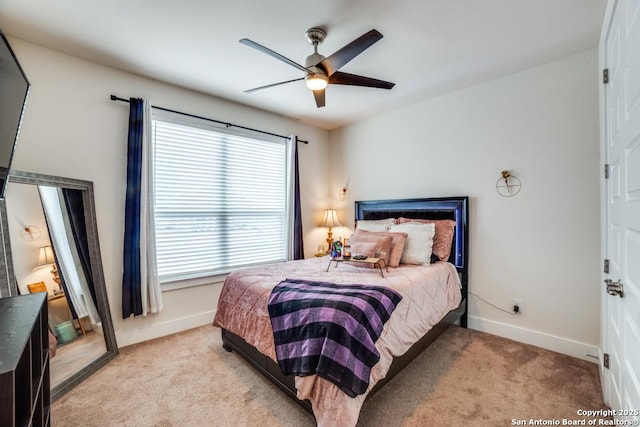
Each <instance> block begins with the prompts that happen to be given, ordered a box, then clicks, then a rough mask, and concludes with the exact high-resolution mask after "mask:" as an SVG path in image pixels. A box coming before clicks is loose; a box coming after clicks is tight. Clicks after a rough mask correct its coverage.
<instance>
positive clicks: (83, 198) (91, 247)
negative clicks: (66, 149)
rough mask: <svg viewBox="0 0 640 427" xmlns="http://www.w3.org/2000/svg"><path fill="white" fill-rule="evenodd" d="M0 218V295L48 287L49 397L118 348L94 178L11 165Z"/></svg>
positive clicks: (0, 209) (63, 388)
mask: <svg viewBox="0 0 640 427" xmlns="http://www.w3.org/2000/svg"><path fill="white" fill-rule="evenodd" d="M0 219H1V221H0V222H1V224H0V225H1V228H2V230H1V231H2V243H3V244H2V256H0V268H1V270H0V271H1V272H2V273H1V274H0V296H2V297H4V296H12V295H20V294H26V293H30V292H38V291H45V292H47V293H48V298H47V299H48V301H47V305H48V310H49V328H50V331H51V332H52V333H53V334H54V335H55V337H56V340H57V349H56V354H55V356H54V357H52V358H51V359H50V380H51V399H52V401H53V400H55V399H57V398H58V397H60V396H62V395H63V394H64V393H65V392H67V391H68V390H70V389H71V388H73V387H74V386H75V385H77V384H78V383H80V382H81V381H82V380H84V379H85V378H86V377H88V376H89V375H91V374H92V373H93V372H95V371H97V370H98V369H99V368H100V367H102V366H103V365H104V364H106V363H107V362H109V361H110V360H111V359H113V358H114V357H116V356H117V354H118V346H117V343H116V338H115V332H114V329H113V322H112V320H111V311H110V308H109V301H108V299H107V292H106V286H105V280H104V272H103V269H102V258H101V255H100V244H99V241H98V230H97V226H96V213H95V204H94V194H93V183H92V182H90V181H82V180H77V179H71V178H62V177H56V176H49V175H41V174H36V173H30V172H23V171H16V170H12V171H11V172H10V174H9V179H8V184H7V191H6V194H5V199H4V200H3V201H2V202H1V203H0ZM2 264H4V265H2Z"/></svg>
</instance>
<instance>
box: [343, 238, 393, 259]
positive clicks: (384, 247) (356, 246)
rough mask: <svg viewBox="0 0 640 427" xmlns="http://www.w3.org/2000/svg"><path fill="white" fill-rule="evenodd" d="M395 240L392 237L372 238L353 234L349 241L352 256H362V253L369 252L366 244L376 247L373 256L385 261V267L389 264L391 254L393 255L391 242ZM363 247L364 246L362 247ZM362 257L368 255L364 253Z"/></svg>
mask: <svg viewBox="0 0 640 427" xmlns="http://www.w3.org/2000/svg"><path fill="white" fill-rule="evenodd" d="M392 240H393V238H392V237H391V236H370V235H359V234H353V235H352V236H351V239H349V244H350V245H351V256H353V255H360V251H369V253H370V251H371V250H370V248H369V246H368V245H366V244H371V243H373V244H374V245H375V247H374V250H373V255H368V256H373V257H376V258H382V259H384V262H385V263H386V264H385V265H387V264H389V254H390V253H391V241H392ZM361 245H363V246H361ZM362 255H367V254H366V253H362Z"/></svg>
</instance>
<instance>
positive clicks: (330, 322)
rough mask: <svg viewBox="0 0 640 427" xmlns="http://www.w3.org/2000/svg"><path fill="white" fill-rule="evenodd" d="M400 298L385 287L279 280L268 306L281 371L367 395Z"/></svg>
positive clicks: (354, 394) (353, 394)
mask: <svg viewBox="0 0 640 427" xmlns="http://www.w3.org/2000/svg"><path fill="white" fill-rule="evenodd" d="M401 299H402V297H401V296H400V295H399V294H398V293H397V292H396V291H394V290H392V289H390V288H385V287H382V286H368V285H341V284H340V285H339V284H335V283H327V282H312V281H307V280H297V279H286V280H284V281H282V282H280V283H279V284H277V285H276V287H275V288H273V291H272V292H271V296H270V297H269V305H268V309H269V317H270V318H271V326H272V327H273V338H274V344H275V350H276V357H277V359H278V365H279V366H280V370H281V371H282V373H283V374H285V375H291V374H293V375H298V376H305V375H313V374H316V375H318V376H320V377H322V378H324V379H326V380H329V381H331V382H333V383H334V384H336V386H338V388H340V389H341V390H342V391H344V392H345V393H346V394H347V395H349V396H350V397H355V396H357V395H359V394H363V393H364V392H365V391H366V390H367V387H368V386H369V375H370V372H371V368H372V367H373V366H374V365H375V364H376V363H378V360H380V354H379V353H378V350H377V349H376V347H375V342H376V341H377V340H378V338H379V337H380V334H381V333H382V328H383V327H384V324H385V322H386V321H387V320H389V317H390V316H391V313H393V310H394V309H395V308H396V305H397V304H398V303H399V302H400V300H401Z"/></svg>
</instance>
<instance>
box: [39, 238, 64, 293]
mask: <svg viewBox="0 0 640 427" xmlns="http://www.w3.org/2000/svg"><path fill="white" fill-rule="evenodd" d="M49 265H50V266H51V274H52V275H53V281H54V282H56V283H57V284H58V289H59V288H60V275H59V274H58V268H57V267H56V258H55V256H54V255H53V249H52V248H51V246H43V247H41V248H38V262H37V263H36V266H35V268H34V270H35V269H36V268H42V267H47V266H49Z"/></svg>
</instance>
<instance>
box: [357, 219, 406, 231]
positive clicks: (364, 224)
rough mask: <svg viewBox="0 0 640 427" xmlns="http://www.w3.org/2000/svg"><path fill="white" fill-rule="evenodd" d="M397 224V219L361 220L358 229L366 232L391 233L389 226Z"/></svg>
mask: <svg viewBox="0 0 640 427" xmlns="http://www.w3.org/2000/svg"><path fill="white" fill-rule="evenodd" d="M395 223H396V219H395V218H385V219H361V220H360V221H358V222H357V223H356V229H357V230H366V231H389V226H390V225H392V224H395Z"/></svg>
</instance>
